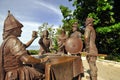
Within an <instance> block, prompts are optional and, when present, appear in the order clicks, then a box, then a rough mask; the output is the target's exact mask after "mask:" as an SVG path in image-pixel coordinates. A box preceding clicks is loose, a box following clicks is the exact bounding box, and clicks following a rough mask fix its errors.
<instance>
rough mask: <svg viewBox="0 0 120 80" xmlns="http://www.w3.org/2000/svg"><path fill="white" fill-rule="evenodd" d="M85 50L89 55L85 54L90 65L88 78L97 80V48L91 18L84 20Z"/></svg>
mask: <svg viewBox="0 0 120 80" xmlns="http://www.w3.org/2000/svg"><path fill="white" fill-rule="evenodd" d="M85 26H86V28H85V33H84V37H85V51H86V52H88V53H89V54H91V55H87V61H88V63H89V67H90V78H91V80H97V66H96V59H97V56H95V55H97V54H98V50H97V48H96V45H95V39H96V33H95V30H94V28H93V18H87V19H86V22H85Z"/></svg>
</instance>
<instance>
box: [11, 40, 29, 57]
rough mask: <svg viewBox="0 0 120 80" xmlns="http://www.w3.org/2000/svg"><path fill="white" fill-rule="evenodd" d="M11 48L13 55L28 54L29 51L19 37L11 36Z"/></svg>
mask: <svg viewBox="0 0 120 80" xmlns="http://www.w3.org/2000/svg"><path fill="white" fill-rule="evenodd" d="M9 49H10V52H11V53H12V54H13V55H16V56H19V57H20V56H22V55H28V54H27V53H28V52H27V50H26V48H25V46H24V44H23V43H22V42H21V41H20V40H19V39H17V38H11V39H10V40H9Z"/></svg>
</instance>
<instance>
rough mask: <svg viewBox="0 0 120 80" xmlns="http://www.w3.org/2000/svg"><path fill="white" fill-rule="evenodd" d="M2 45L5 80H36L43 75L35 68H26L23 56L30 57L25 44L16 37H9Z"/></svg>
mask: <svg viewBox="0 0 120 80" xmlns="http://www.w3.org/2000/svg"><path fill="white" fill-rule="evenodd" d="M4 41H6V42H3V44H2V45H4V46H2V52H3V53H2V54H3V55H2V56H3V57H2V58H3V59H2V60H3V64H2V65H3V69H4V72H5V80H36V79H38V78H40V77H41V74H40V73H39V72H38V71H36V70H35V69H34V68H31V67H28V66H25V65H24V64H23V61H22V60H21V59H20V58H21V56H29V55H28V54H27V50H26V49H25V46H24V44H23V43H22V42H21V41H20V40H19V39H18V38H17V37H15V36H9V37H8V38H7V40H4Z"/></svg>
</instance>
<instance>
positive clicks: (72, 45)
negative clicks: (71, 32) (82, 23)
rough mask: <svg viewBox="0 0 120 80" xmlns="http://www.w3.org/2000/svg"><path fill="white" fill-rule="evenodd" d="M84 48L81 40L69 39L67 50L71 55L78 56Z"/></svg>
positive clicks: (66, 45)
mask: <svg viewBox="0 0 120 80" xmlns="http://www.w3.org/2000/svg"><path fill="white" fill-rule="evenodd" d="M82 48H83V43H82V40H81V39H80V38H69V39H68V40H67V41H66V43H65V49H66V50H67V52H69V53H71V54H78V53H79V52H80V51H82Z"/></svg>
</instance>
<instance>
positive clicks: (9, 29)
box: [3, 11, 23, 37]
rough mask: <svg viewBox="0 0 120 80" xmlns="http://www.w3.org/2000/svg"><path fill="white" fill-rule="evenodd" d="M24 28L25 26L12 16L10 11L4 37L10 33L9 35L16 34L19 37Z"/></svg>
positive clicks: (5, 22) (6, 20)
mask: <svg viewBox="0 0 120 80" xmlns="http://www.w3.org/2000/svg"><path fill="white" fill-rule="evenodd" d="M22 27H23V25H22V24H21V23H20V22H19V21H18V20H17V19H16V18H15V17H14V16H13V15H12V14H10V11H8V16H7V18H6V19H5V21H4V29H3V32H4V33H3V35H5V34H7V33H9V35H10V34H13V35H14V34H15V35H16V36H17V37H18V36H20V34H21V32H22V31H21V28H22ZM7 35H8V34H7Z"/></svg>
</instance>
